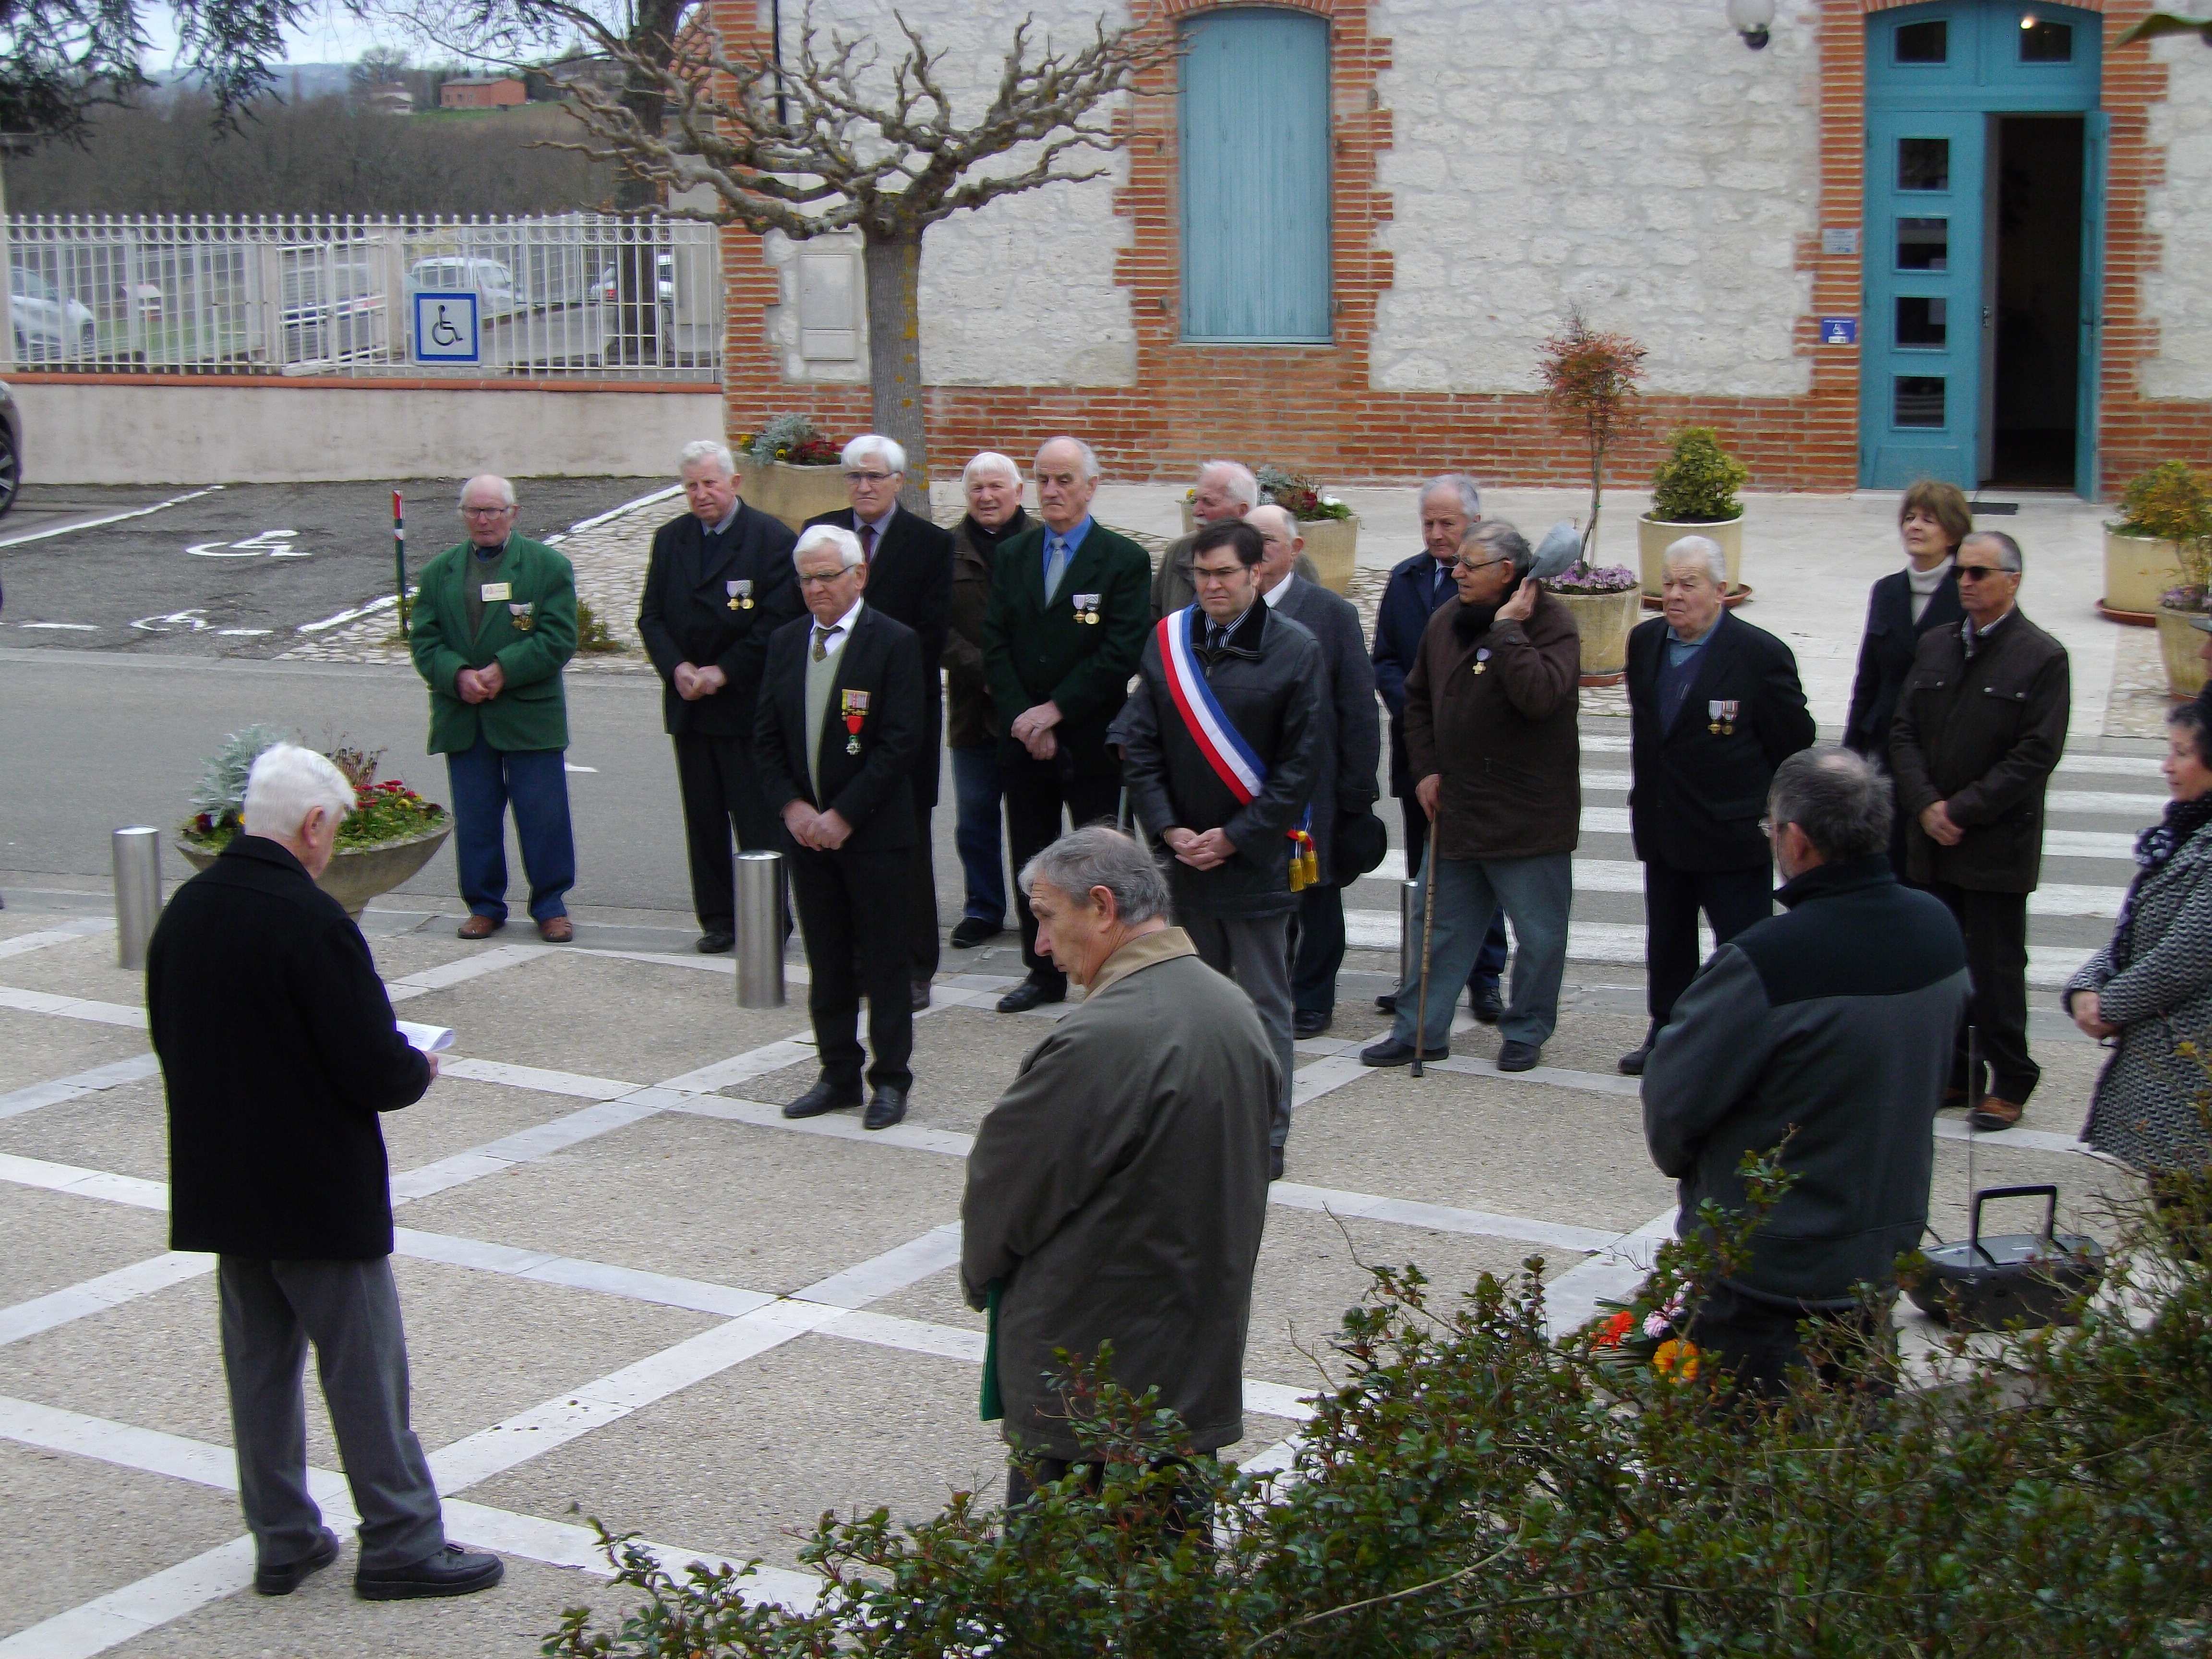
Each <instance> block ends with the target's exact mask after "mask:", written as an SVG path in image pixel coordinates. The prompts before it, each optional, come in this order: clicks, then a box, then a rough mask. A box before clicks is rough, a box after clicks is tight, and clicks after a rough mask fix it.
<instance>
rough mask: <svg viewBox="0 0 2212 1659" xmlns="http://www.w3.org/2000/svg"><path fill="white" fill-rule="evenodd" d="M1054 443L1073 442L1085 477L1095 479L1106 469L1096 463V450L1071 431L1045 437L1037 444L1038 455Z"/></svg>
mask: <svg viewBox="0 0 2212 1659" xmlns="http://www.w3.org/2000/svg"><path fill="white" fill-rule="evenodd" d="M1054 444H1073V445H1074V446H1075V453H1076V456H1077V458H1078V459H1079V460H1080V461H1081V462H1082V464H1083V476H1084V477H1086V478H1090V479H1092V480H1096V479H1097V477H1098V476H1099V475H1100V474H1101V473H1103V471H1105V470H1106V469H1105V468H1104V467H1103V466H1101V465H1098V452H1097V450H1095V449H1093V448H1092V447H1091V446H1090V445H1089V444H1087V443H1085V442H1084V441H1083V440H1082V439H1080V438H1079V437H1076V436H1075V435H1073V434H1072V433H1066V432H1062V433H1058V434H1056V435H1054V436H1052V437H1049V438H1047V439H1046V440H1045V441H1044V442H1042V443H1041V444H1039V445H1038V446H1037V453H1038V454H1040V455H1042V454H1043V453H1044V452H1045V451H1046V450H1047V449H1048V448H1049V447H1051V446H1052V445H1054Z"/></svg>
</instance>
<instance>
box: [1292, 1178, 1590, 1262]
mask: <svg viewBox="0 0 2212 1659" xmlns="http://www.w3.org/2000/svg"><path fill="white" fill-rule="evenodd" d="M1267 1196H1268V1201H1269V1202H1270V1203H1273V1204H1279V1205H1281V1206H1283V1207H1284V1208H1285V1209H1289V1210H1320V1211H1323V1212H1328V1213H1331V1214H1334V1215H1341V1216H1350V1217H1353V1218H1358V1219H1360V1220H1370V1221H1389V1222H1393V1223H1395V1224H1396V1225H1399V1226H1404V1227H1425V1228H1427V1229H1428V1230H1429V1231H1431V1232H1441V1233H1469V1234H1473V1235H1475V1236H1476V1237H1484V1238H1503V1239H1507V1240H1510V1242H1512V1243H1516V1244H1551V1245H1556V1246H1558V1247H1559V1248H1560V1249H1568V1250H1581V1251H1583V1252H1585V1253H1587V1252H1589V1251H1594V1250H1602V1249H1607V1248H1608V1247H1609V1246H1610V1245H1612V1243H1613V1241H1614V1240H1616V1239H1618V1238H1619V1237H1620V1234H1619V1233H1618V1232H1615V1231H1599V1230H1597V1229H1595V1228H1591V1227H1571V1226H1568V1225H1565V1224H1563V1223H1559V1222H1553V1221H1535V1220H1532V1219H1530V1218H1528V1217H1526V1216H1517V1215H1493V1214H1492V1213H1490V1212H1488V1211H1486V1210H1461V1209H1455V1208H1453V1207H1451V1206H1449V1205H1443V1204H1421V1203H1416V1202H1414V1201H1413V1200H1410V1199H1402V1198H1382V1197H1378V1196H1376V1194H1372V1193H1347V1192H1340V1191H1338V1190H1337V1189H1336V1188H1331V1187H1309V1186H1306V1185H1304V1183H1303V1182H1294V1181H1279V1182H1275V1184H1274V1185H1273V1187H1272V1188H1269V1190H1268V1194H1267Z"/></svg>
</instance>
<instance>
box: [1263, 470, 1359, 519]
mask: <svg viewBox="0 0 2212 1659" xmlns="http://www.w3.org/2000/svg"><path fill="white" fill-rule="evenodd" d="M1259 479H1260V499H1261V501H1266V502H1267V503H1269V504H1270V505H1272V506H1274V507H1287V508H1288V509H1289V510H1290V514H1291V517H1292V518H1293V519H1297V520H1301V521H1303V522H1304V523H1308V524H1310V523H1311V522H1312V521H1313V520H1316V519H1348V518H1350V517H1351V516H1352V509H1351V508H1350V507H1346V505H1345V504H1344V503H1343V502H1342V501H1339V500H1337V498H1336V497H1335V496H1334V495H1329V494H1328V493H1327V492H1326V491H1324V490H1323V489H1322V487H1321V486H1320V485H1319V484H1318V483H1315V482H1314V480H1312V479H1311V478H1309V477H1305V476H1304V474H1303V473H1297V472H1291V471H1285V469H1283V468H1282V467H1279V466H1269V465H1262V466H1261V469H1260V471H1259Z"/></svg>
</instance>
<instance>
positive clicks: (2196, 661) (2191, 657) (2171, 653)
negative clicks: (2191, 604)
mask: <svg viewBox="0 0 2212 1659" xmlns="http://www.w3.org/2000/svg"><path fill="white" fill-rule="evenodd" d="M2203 614H2204V613H2203V611H2172V610H2168V609H2167V608H2166V606H2164V605H2160V606H2159V608H2158V613H2157V615H2156V617H2154V621H2155V623H2157V626H2158V651H2159V654H2160V656H2161V657H2164V658H2165V659H2166V690H2168V691H2170V692H2171V693H2172V695H2173V700H2174V701H2175V702H2188V701H2189V699H2191V697H2193V696H2196V695H2197V693H2198V692H2199V691H2202V690H2203V689H2204V678H2205V674H2204V659H2203V658H2202V657H2200V656H2198V655H2197V653H2198V652H2199V651H2201V650H2203V648H2204V640H2205V635H2203V634H2200V633H2198V632H2197V629H2194V628H2192V627H2191V626H2190V623H2189V619H2190V618H2191V617H2201V616H2203Z"/></svg>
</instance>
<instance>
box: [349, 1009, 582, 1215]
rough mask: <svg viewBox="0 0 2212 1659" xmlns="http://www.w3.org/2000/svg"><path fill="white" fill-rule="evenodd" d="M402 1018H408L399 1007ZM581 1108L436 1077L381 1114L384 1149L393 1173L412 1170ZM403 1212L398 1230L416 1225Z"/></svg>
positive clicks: (558, 1098)
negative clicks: (400, 1107)
mask: <svg viewBox="0 0 2212 1659" xmlns="http://www.w3.org/2000/svg"><path fill="white" fill-rule="evenodd" d="M401 1006H402V1014H403V1018H411V1017H412V1016H411V1015H409V1014H407V1013H406V1012H405V1005H404V1004H403V1005H401ZM583 1104H584V1102H582V1101H580V1100H576V1099H573V1098H571V1097H568V1096H564V1095H549V1094H544V1093H541V1092H540V1091H538V1090H535V1089H518V1088H514V1087H513V1086H511V1085H504V1084H495V1083H475V1082H471V1081H470V1080H469V1079H466V1078H458V1077H441V1078H440V1079H438V1080H437V1081H436V1082H435V1083H433V1084H432V1085H430V1091H429V1092H428V1094H426V1095H424V1096H423V1097H422V1099H420V1100H418V1101H416V1103H414V1104H413V1105H412V1106H410V1107H408V1108H407V1109H405V1110H404V1111H398V1112H386V1113H385V1114H384V1115H383V1117H382V1119H381V1120H380V1121H381V1122H382V1124H383V1126H384V1145H385V1149H386V1154H387V1155H388V1156H389V1157H390V1158H391V1160H392V1169H393V1170H412V1169H416V1168H418V1167H419V1166H421V1165H422V1164H428V1163H431V1162H434V1161H435V1160H436V1159H438V1158H447V1157H450V1156H451V1155H453V1153H455V1152H462V1151H465V1149H467V1148H469V1147H471V1146H484V1145H486V1144H488V1143H489V1142H491V1141H495V1140H497V1139H501V1137H503V1136H506V1135H511V1134H513V1133H516V1132H517V1131H518V1130H522V1129H526V1128H528V1127H530V1126H531V1125H532V1124H534V1123H544V1122H547V1121H550V1120H551V1119H554V1118H556V1117H559V1116H561V1115H562V1114H564V1113H567V1112H572V1111H574V1110H575V1109H576V1108H577V1107H579V1106H580V1105H583ZM415 1215H416V1212H414V1211H412V1210H410V1211H409V1212H406V1214H405V1216H404V1222H403V1225H407V1226H410V1227H411V1226H415V1225H419V1224H418V1223H417V1222H416V1218H415Z"/></svg>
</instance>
